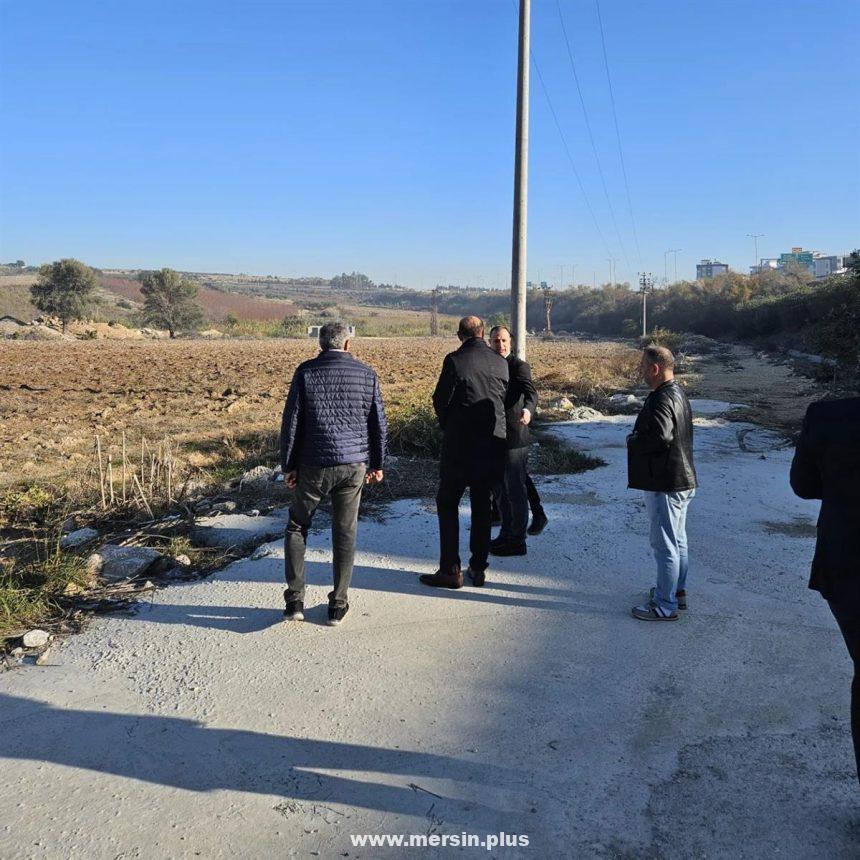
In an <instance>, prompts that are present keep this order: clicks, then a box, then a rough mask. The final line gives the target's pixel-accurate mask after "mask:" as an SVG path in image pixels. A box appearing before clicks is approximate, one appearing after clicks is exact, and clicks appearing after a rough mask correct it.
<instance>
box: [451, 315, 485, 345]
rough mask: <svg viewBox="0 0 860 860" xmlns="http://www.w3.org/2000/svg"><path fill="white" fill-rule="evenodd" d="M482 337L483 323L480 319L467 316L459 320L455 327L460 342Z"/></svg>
mask: <svg viewBox="0 0 860 860" xmlns="http://www.w3.org/2000/svg"><path fill="white" fill-rule="evenodd" d="M483 336H484V321H483V320H482V319H481V318H480V317H474V316H468V317H463V319H461V320H460V325H459V326H458V327H457V337H459V338H460V340H469V338H471V337H483Z"/></svg>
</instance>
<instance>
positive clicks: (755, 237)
mask: <svg viewBox="0 0 860 860" xmlns="http://www.w3.org/2000/svg"><path fill="white" fill-rule="evenodd" d="M762 236H764V233H747V237H748V238H750V239H752V240H753V247H754V248H755V260H753V268H755V267H756V266H758V265H759V262H760V261H759V258H758V240H759V239H761V237H762Z"/></svg>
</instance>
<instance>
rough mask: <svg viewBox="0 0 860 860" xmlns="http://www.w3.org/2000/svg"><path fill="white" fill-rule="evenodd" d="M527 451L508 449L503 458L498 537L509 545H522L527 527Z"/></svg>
mask: <svg viewBox="0 0 860 860" xmlns="http://www.w3.org/2000/svg"><path fill="white" fill-rule="evenodd" d="M528 462H529V449H528V447H527V446H526V447H523V448H509V449H508V452H507V457H506V458H505V480H504V483H503V484H502V498H501V501H500V504H499V510H500V512H501V514H502V529H501V531H500V532H499V537H501V538H504V539H505V540H509V541H510V542H511V543H523V542H524V541H525V539H526V529H527V528H528V525H529V496H528V488H527V482H528V471H527V467H528Z"/></svg>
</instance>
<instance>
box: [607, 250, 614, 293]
mask: <svg viewBox="0 0 860 860" xmlns="http://www.w3.org/2000/svg"><path fill="white" fill-rule="evenodd" d="M606 262H607V263H609V286H610V287H611V286H612V284H614V283H615V281H614V280H613V276H612V267H613V266H614V265H615V257H607V258H606Z"/></svg>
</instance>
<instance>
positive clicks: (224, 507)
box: [212, 501, 236, 514]
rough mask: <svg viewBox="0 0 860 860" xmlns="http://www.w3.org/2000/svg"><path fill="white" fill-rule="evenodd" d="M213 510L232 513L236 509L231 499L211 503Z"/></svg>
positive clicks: (220, 512)
mask: <svg viewBox="0 0 860 860" xmlns="http://www.w3.org/2000/svg"><path fill="white" fill-rule="evenodd" d="M212 510H213V511H218V513H219V514H232V513H233V511H235V510H236V503H235V502H232V501H226V502H217V503H216V504H214V505H212Z"/></svg>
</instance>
